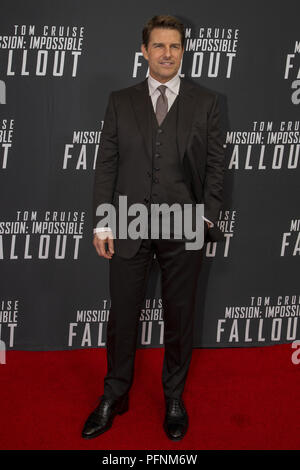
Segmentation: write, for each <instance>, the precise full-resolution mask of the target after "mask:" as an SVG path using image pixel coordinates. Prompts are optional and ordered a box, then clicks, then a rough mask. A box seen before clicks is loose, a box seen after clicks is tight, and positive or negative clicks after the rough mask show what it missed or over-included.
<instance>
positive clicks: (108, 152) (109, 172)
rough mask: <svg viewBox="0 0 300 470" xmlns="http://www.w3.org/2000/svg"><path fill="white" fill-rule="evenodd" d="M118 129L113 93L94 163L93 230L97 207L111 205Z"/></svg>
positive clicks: (115, 169) (116, 169)
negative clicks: (105, 204)
mask: <svg viewBox="0 0 300 470" xmlns="http://www.w3.org/2000/svg"><path fill="white" fill-rule="evenodd" d="M118 159H119V150H118V129H117V113H116V108H115V102H114V92H111V93H110V95H109V99H108V105H107V108H106V112H105V116H104V124H103V129H102V132H101V140H100V145H99V154H98V158H97V163H96V169H95V177H94V188H93V228H96V226H97V222H99V220H100V217H99V216H97V215H96V211H97V207H98V206H99V205H100V204H103V203H112V199H113V193H114V188H115V183H116V179H117V174H118Z"/></svg>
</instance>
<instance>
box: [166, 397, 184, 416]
mask: <svg viewBox="0 0 300 470" xmlns="http://www.w3.org/2000/svg"><path fill="white" fill-rule="evenodd" d="M168 413H169V414H171V415H172V414H178V413H183V409H182V407H181V403H180V400H175V399H173V400H171V401H170V403H169V406H168Z"/></svg>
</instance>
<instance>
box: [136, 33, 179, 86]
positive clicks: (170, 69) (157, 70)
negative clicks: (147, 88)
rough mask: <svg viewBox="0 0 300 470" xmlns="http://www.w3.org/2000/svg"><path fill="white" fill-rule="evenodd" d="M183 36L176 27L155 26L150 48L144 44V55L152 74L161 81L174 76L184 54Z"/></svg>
mask: <svg viewBox="0 0 300 470" xmlns="http://www.w3.org/2000/svg"><path fill="white" fill-rule="evenodd" d="M180 39H181V36H180V33H179V31H177V30H176V29H164V28H154V29H153V30H152V31H151V33H150V38H149V42H148V48H147V49H146V47H145V45H144V44H142V46H141V50H142V53H143V56H144V57H145V59H146V60H148V62H149V73H150V75H151V76H152V77H153V78H155V79H156V80H158V81H159V82H161V83H164V82H167V81H168V80H171V78H173V77H174V76H175V75H176V74H177V72H178V70H179V67H180V63H181V59H182V56H183V48H182V46H181V40H180Z"/></svg>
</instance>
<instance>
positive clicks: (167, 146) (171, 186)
mask: <svg viewBox="0 0 300 470" xmlns="http://www.w3.org/2000/svg"><path fill="white" fill-rule="evenodd" d="M149 100H150V107H151V122H152V126H151V129H152V172H148V177H149V178H150V192H149V196H150V197H149V199H150V201H149V202H151V203H154V204H162V203H167V204H168V205H169V206H171V205H172V204H175V203H177V204H178V203H179V204H180V205H181V207H183V206H182V205H183V204H195V200H194V199H193V197H192V195H191V192H190V190H189V188H188V187H187V185H186V183H185V181H184V178H183V169H182V166H181V162H180V158H179V152H178V146H177V135H176V130H177V115H178V96H177V97H176V99H175V100H174V102H173V104H172V106H171V108H170V109H169V111H168V113H167V114H166V117H165V119H164V120H163V122H162V123H161V125H160V126H159V125H158V122H157V119H156V115H155V112H154V109H153V105H152V101H151V97H150V96H149ZM173 221H174V219H173V215H172V212H171V226H170V234H171V237H172V236H173V235H174V226H173ZM182 230H183V228H182ZM161 233H162V232H161V226H160V227H159V238H161ZM183 238H184V237H183Z"/></svg>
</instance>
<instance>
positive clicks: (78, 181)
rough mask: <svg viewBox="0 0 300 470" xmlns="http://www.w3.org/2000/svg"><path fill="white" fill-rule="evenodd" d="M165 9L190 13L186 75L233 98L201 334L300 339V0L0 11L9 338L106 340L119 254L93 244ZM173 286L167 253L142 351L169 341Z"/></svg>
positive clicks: (73, 343)
mask: <svg viewBox="0 0 300 470" xmlns="http://www.w3.org/2000/svg"><path fill="white" fill-rule="evenodd" d="M162 13H169V14H172V15H175V16H177V17H178V18H180V19H181V20H182V21H183V22H184V24H185V27H186V38H187V44H186V51H185V54H184V59H183V64H182V69H181V73H182V76H185V77H187V78H189V79H191V80H193V81H195V82H196V83H200V84H203V85H205V86H207V87H209V88H211V89H213V90H214V91H216V92H217V93H218V94H219V97H220V103H221V107H222V117H223V121H222V125H223V127H224V131H225V132H226V142H227V143H226V175H225V202H224V208H223V211H222V213H221V214H220V220H219V226H220V227H221V228H222V230H223V231H224V233H225V237H226V243H225V244H215V243H209V244H207V245H206V248H205V257H204V263H203V268H202V272H201V276H200V280H199V290H198V300H197V305H196V311H195V341H194V345H195V347H233V346H239V347H240V346H243V347H250V346H261V345H269V344H275V343H284V342H290V341H292V340H293V339H296V338H299V337H300V335H299V330H300V327H299V312H300V309H299V304H300V292H299V277H298V275H299V274H298V273H299V269H298V268H299V253H300V235H299V220H300V215H299V147H300V144H299V142H300V139H299V102H300V72H299V67H300V61H299V56H300V54H299V51H300V35H299V2H296V1H286V2H280V1H273V2H265V3H264V2H261V1H259V2H258V1H257V0H255V1H247V2H240V3H238V2H236V1H234V0H228V1H226V2H222V1H218V2H217V1H209V2H194V1H185V2H181V1H179V0H172V1H164V2H161V1H160V2H158V1H157V0H153V1H152V2H140V1H137V0H134V1H130V2H124V1H115V2H104V1H96V0H85V1H83V0H82V1H79V0H76V1H75V0H72V1H69V0H60V1H58V0H51V1H50V0H44V1H42V2H41V1H37V0H27V1H26V2H23V1H21V0H19V1H17V0H10V1H9V2H2V4H1V17H0V103H1V104H0V113H1V115H0V178H1V213H0V263H1V293H0V338H1V339H2V340H3V341H4V342H5V344H6V348H7V349H16V350H60V349H71V348H74V349H77V348H88V347H104V346H105V335H106V325H107V319H108V314H109V292H108V261H107V260H104V259H101V258H99V257H98V256H97V255H96V252H95V250H94V247H93V245H92V217H91V215H92V214H91V212H92V183H93V177H94V167H95V159H96V158H97V152H98V148H99V137H100V134H101V127H102V125H103V117H104V112H105V107H106V104H107V98H108V94H109V92H110V91H112V90H117V89H120V88H124V87H127V86H130V85H132V84H134V83H137V82H140V81H142V80H143V79H144V78H145V77H146V76H147V72H148V69H147V62H146V61H145V60H144V59H143V57H142V55H141V53H140V43H141V31H142V28H143V25H144V23H145V22H146V20H147V19H149V18H150V17H152V16H153V15H154V14H162ZM60 27H62V28H60ZM73 28H74V29H73ZM60 41H61V42H60ZM55 221H56V222H57V223H56V225H55V224H53V222H55ZM66 222H68V223H66ZM55 230H58V233H56V232H55ZM159 281H160V272H159V268H158V265H157V264H156V260H155V259H154V261H153V270H152V273H151V279H150V282H149V286H148V292H147V296H146V299H145V305H144V308H143V311H142V312H141V318H140V335H139V346H140V347H161V346H162V344H163V312H162V309H161V298H160V284H159Z"/></svg>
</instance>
